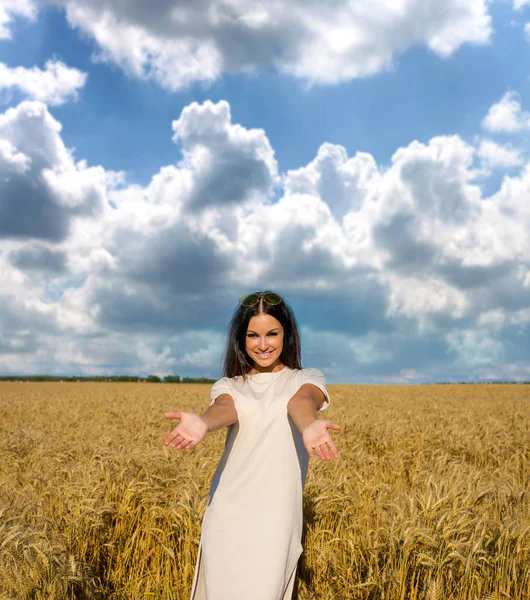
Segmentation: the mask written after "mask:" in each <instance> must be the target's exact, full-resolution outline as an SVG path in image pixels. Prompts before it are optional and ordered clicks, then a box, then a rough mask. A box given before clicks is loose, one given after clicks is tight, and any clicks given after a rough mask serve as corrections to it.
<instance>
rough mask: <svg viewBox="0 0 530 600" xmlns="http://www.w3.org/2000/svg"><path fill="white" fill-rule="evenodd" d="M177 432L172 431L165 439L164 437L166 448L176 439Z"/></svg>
mask: <svg viewBox="0 0 530 600" xmlns="http://www.w3.org/2000/svg"><path fill="white" fill-rule="evenodd" d="M177 435H178V432H177V431H176V430H175V429H173V431H172V432H170V433H168V435H167V437H166V446H168V445H169V444H171V442H172V441H173V440H174V439H175V438H176V437H177Z"/></svg>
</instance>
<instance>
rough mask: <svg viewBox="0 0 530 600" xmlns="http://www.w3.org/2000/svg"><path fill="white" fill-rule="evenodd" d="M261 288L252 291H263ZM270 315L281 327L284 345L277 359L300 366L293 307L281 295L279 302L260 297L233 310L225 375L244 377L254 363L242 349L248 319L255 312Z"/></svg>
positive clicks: (298, 338)
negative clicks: (248, 304) (256, 300)
mask: <svg viewBox="0 0 530 600" xmlns="http://www.w3.org/2000/svg"><path fill="white" fill-rule="evenodd" d="M267 292H270V290H266V291H264V292H254V293H255V294H259V295H263V294H266V293H267ZM261 314H266V315H271V316H272V317H274V318H275V319H277V320H278V321H279V322H280V324H281V326H282V327H283V348H282V353H281V354H280V360H281V361H282V363H283V364H284V365H285V366H286V367H291V369H301V368H302V361H301V359H300V332H299V330H298V323H297V322H296V319H295V316H294V313H293V310H292V308H291V307H290V306H289V305H288V304H287V302H285V300H284V299H282V301H281V302H280V303H279V304H267V303H266V302H264V301H263V298H261V299H260V301H259V302H258V303H257V304H255V305H254V306H243V304H239V306H238V307H237V308H236V310H235V311H234V314H233V316H232V320H231V321H230V325H229V332H228V339H227V340H226V347H225V359H224V366H223V376H224V377H237V376H242V377H243V378H245V376H246V375H247V373H248V372H249V371H250V369H252V366H253V363H252V360H251V358H250V357H249V355H248V354H247V352H246V350H245V345H246V336H247V329H248V324H249V321H250V319H251V318H252V317H254V316H256V315H261Z"/></svg>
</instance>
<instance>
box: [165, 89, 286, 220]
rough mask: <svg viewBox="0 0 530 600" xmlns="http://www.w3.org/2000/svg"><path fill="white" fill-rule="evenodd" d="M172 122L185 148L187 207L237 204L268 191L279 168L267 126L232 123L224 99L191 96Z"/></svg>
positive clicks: (178, 139) (177, 136)
mask: <svg viewBox="0 0 530 600" xmlns="http://www.w3.org/2000/svg"><path fill="white" fill-rule="evenodd" d="M172 127H173V131H174V136H173V141H174V142H177V143H180V144H181V146H182V149H183V153H184V159H183V161H182V163H181V167H182V168H183V169H184V170H185V171H186V172H187V173H188V174H189V178H188V181H189V182H190V187H189V190H188V194H187V199H186V203H187V205H188V206H189V208H190V209H191V210H195V209H200V208H203V207H205V206H216V205H217V206H218V205H228V204H240V203H243V202H245V201H247V200H251V199H252V198H256V197H260V196H267V195H268V194H270V192H271V191H272V188H273V185H274V183H275V182H276V180H277V178H278V172H277V165H276V161H275V159H274V152H273V150H272V148H271V146H270V144H269V141H268V139H267V136H266V135H265V132H264V131H263V130H261V129H250V130H248V129H245V128H243V127H241V126H240V125H232V123H231V115H230V106H229V105H228V103H227V102H225V101H221V102H219V103H217V104H213V103H212V102H210V101H207V102H205V103H204V104H202V105H199V104H198V103H196V102H194V103H192V104H190V105H189V106H187V107H186V108H185V109H184V110H183V111H182V114H181V116H180V118H179V119H178V120H176V121H173V124H172Z"/></svg>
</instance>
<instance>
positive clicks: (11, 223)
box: [0, 101, 108, 242]
mask: <svg viewBox="0 0 530 600" xmlns="http://www.w3.org/2000/svg"><path fill="white" fill-rule="evenodd" d="M60 131H61V125H60V123H59V122H58V121H57V120H56V119H54V118H53V117H52V115H51V114H50V113H49V112H48V109H47V107H46V106H45V105H44V104H42V103H41V102H35V101H25V102H23V103H21V104H19V105H18V106H17V107H14V108H9V109H8V110H7V111H6V112H5V113H3V114H2V115H0V174H1V177H0V238H21V239H41V240H49V241H51V242H61V241H64V240H65V239H66V237H67V236H68V233H69V229H70V224H71V221H72V219H74V218H75V217H90V216H92V217H95V216H97V215H100V214H101V213H102V211H104V210H105V207H106V200H105V194H106V187H107V177H108V175H107V174H106V173H105V171H104V169H102V168H101V167H87V165H86V163H84V162H83V161H80V162H78V163H75V161H74V159H73V156H72V154H71V153H70V152H69V151H68V149H67V148H66V147H65V145H64V143H63V141H62V139H61V137H60Z"/></svg>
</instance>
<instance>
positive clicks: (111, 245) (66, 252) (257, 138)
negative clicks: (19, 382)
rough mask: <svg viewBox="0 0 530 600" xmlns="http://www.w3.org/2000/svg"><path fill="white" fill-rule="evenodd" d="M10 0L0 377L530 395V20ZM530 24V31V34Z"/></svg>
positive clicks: (216, 4)
mask: <svg viewBox="0 0 530 600" xmlns="http://www.w3.org/2000/svg"><path fill="white" fill-rule="evenodd" d="M438 5H439V2H435V1H434V0H423V1H422V2H419V0H402V1H401V2H399V3H398V2H396V3H388V2H383V1H382V0H381V1H378V0H377V1H374V2H373V3H369V4H367V3H361V2H358V1H356V0H337V2H335V3H334V4H333V8H326V6H327V5H322V4H321V3H313V2H303V1H302V0H300V1H298V0H296V1H293V2H291V3H289V4H287V3H280V2H257V1H253V2H250V1H249V0H231V1H230V2H229V1H228V0H200V1H196V2H191V1H190V2H184V1H183V2H179V3H174V4H172V3H171V2H167V3H160V4H155V5H153V3H149V2H147V1H143V2H142V1H141V0H128V1H125V2H122V3H121V4H120V5H119V6H117V5H116V3H113V2H110V0H88V1H84V2H81V1H80V0H60V1H57V2H54V3H52V2H49V3H47V2H34V1H33V0H24V1H20V0H19V1H18V2H14V1H12V0H0V90H1V92H0V101H1V102H2V104H3V106H2V107H0V113H1V116H0V171H1V175H2V176H1V177H0V273H2V278H3V280H4V285H3V286H2V288H3V289H2V290H0V308H1V310H0V372H2V373H6V374H9V373H44V372H46V373H68V374H70V373H85V374H89V373H126V372H130V373H139V374H147V373H158V374H161V375H164V374H169V373H177V374H180V375H206V376H211V377H215V376H218V375H220V370H221V354H222V349H223V342H224V336H225V333H226V326H227V324H228V321H229V319H230V316H231V314H232V311H233V309H234V307H235V305H236V303H237V298H238V297H239V296H240V295H241V294H243V293H245V292H248V291H252V290H254V289H264V288H272V289H277V290H278V291H280V292H281V293H282V294H283V295H284V296H285V297H286V299H287V300H288V301H289V302H290V304H291V305H292V306H293V308H294V310H295V313H296V315H297V317H298V319H299V322H300V325H301V328H302V335H303V354H304V365H305V366H314V367H318V368H321V369H322V370H323V371H324V373H325V374H326V376H327V378H328V380H329V381H330V382H337V383H340V382H344V383H347V382H381V383H415V382H424V381H425V382H429V381H449V380H456V381H461V380H472V381H474V380H484V381H488V380H497V379H503V380H504V379H508V380H516V381H521V380H528V379H530V351H529V348H530V343H529V342H530V340H529V323H530V243H529V241H528V238H530V235H529V233H530V231H529V230H530V206H529V203H528V200H527V199H528V197H530V196H529V192H530V189H529V188H530V167H528V156H529V151H530V144H529V131H530V115H529V112H528V111H529V110H530V89H529V87H530V86H529V81H530V80H529V74H530V60H529V58H528V56H529V54H528V49H529V48H528V44H529V43H530V2H529V1H525V0H514V2H513V3H512V2H508V1H504V2H501V1H498V2H489V3H486V2H484V1H483V0H472V1H470V0H448V2H446V5H444V10H439V6H438ZM527 24H528V25H527Z"/></svg>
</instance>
